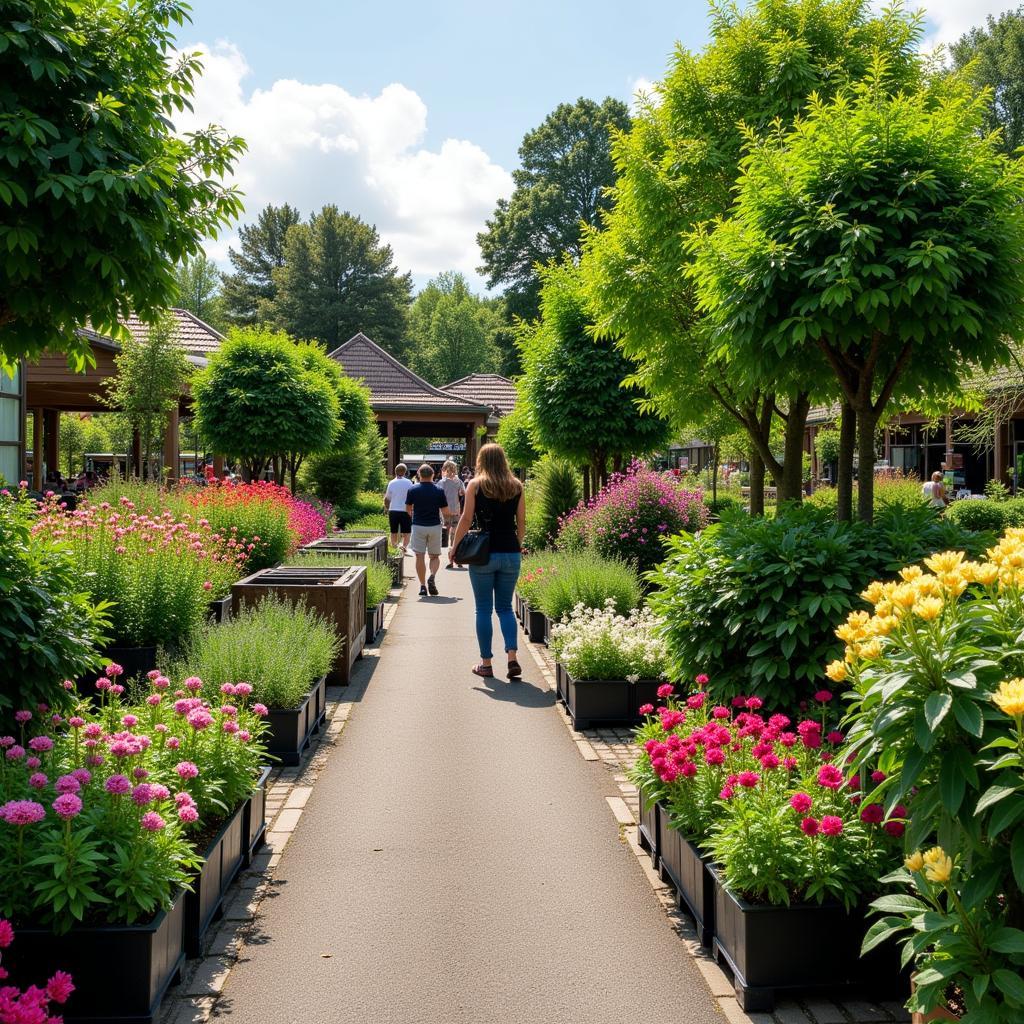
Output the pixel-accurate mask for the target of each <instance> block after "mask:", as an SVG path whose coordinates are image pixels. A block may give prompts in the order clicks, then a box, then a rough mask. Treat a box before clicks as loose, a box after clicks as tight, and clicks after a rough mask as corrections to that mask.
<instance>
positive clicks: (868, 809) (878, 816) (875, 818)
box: [860, 804, 885, 825]
mask: <svg viewBox="0 0 1024 1024" xmlns="http://www.w3.org/2000/svg"><path fill="white" fill-rule="evenodd" d="M884 817H885V811H884V810H883V808H882V805H881V804H865V805H864V806H863V807H862V808H861V812H860V820H861V821H863V822H866V823H867V824H868V825H878V824H879V823H880V822H881V821H882V818H884Z"/></svg>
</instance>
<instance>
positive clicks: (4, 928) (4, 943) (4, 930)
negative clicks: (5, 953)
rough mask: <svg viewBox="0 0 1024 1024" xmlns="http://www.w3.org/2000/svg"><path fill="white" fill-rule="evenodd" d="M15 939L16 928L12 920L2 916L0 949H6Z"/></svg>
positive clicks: (0, 922) (0, 918)
mask: <svg viewBox="0 0 1024 1024" xmlns="http://www.w3.org/2000/svg"><path fill="white" fill-rule="evenodd" d="M13 941H14V929H13V928H12V927H11V922H10V921H8V920H7V919H6V918H4V917H0V949H6V948H7V947H8V946H9V945H10V944H11V943H12V942H13Z"/></svg>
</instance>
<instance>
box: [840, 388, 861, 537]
mask: <svg viewBox="0 0 1024 1024" xmlns="http://www.w3.org/2000/svg"><path fill="white" fill-rule="evenodd" d="M856 441H857V417H856V413H854V411H853V406H852V405H850V404H849V403H848V402H845V401H844V402H843V405H842V412H841V414H840V418H839V460H838V462H837V464H836V519H838V520H839V522H841V523H848V522H849V521H850V520H851V519H852V518H853V452H854V448H855V446H856Z"/></svg>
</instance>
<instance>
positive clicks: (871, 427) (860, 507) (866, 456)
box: [857, 397, 878, 523]
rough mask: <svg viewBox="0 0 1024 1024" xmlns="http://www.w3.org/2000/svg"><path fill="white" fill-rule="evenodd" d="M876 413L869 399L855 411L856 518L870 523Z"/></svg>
mask: <svg viewBox="0 0 1024 1024" xmlns="http://www.w3.org/2000/svg"><path fill="white" fill-rule="evenodd" d="M877 424H878V413H877V412H875V410H874V409H873V408H872V404H871V399H870V397H869V398H868V401H867V403H866V404H865V405H864V406H862V407H861V408H859V409H858V410H857V463H858V465H857V518H858V519H860V520H861V521H862V522H865V523H870V522H871V521H872V520H873V519H874V516H875V427H876V426H877Z"/></svg>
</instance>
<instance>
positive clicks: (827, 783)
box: [818, 764, 843, 789]
mask: <svg viewBox="0 0 1024 1024" xmlns="http://www.w3.org/2000/svg"><path fill="white" fill-rule="evenodd" d="M842 784H843V773H842V772H841V771H840V770H839V769H838V768H837V767H836V766H835V765H834V764H823V765H822V766H821V767H820V768H819V769H818V785H819V786H823V787H824V788H825V789H839V787H840V786H842Z"/></svg>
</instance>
